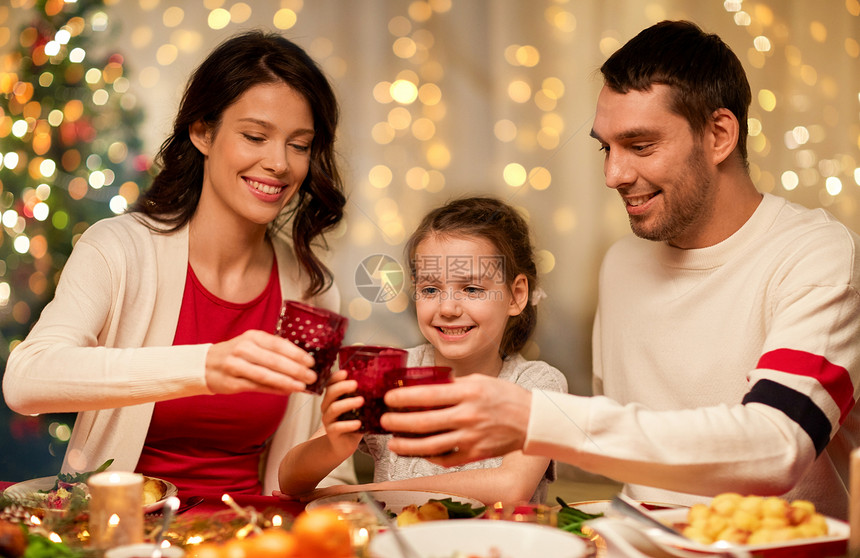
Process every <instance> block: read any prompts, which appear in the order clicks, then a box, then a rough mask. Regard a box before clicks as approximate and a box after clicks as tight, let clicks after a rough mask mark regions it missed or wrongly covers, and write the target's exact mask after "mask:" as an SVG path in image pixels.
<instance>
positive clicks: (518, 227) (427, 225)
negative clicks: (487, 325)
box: [405, 197, 537, 358]
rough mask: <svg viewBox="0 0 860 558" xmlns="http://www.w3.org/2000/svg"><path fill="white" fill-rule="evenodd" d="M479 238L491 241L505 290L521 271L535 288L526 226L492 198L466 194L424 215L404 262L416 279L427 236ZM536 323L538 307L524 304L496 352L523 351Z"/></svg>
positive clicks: (534, 268)
mask: <svg viewBox="0 0 860 558" xmlns="http://www.w3.org/2000/svg"><path fill="white" fill-rule="evenodd" d="M436 235H438V236H443V237H444V236H456V237H478V238H483V239H486V240H487V241H489V242H490V243H492V245H493V246H494V247H495V249H496V251H498V253H499V255H500V256H502V259H503V261H504V273H505V284H506V285H507V287H508V289H510V288H511V286H512V285H513V282H514V279H515V278H516V277H517V276H518V275H520V274H522V275H524V276H525V278H526V279H527V280H528V291H529V293H531V292H532V291H534V289H535V288H536V287H537V266H536V265H535V261H534V247H533V246H532V242H531V236H530V234H529V226H528V224H527V223H526V221H525V219H523V217H522V216H521V215H520V214H519V213H518V212H517V210H516V209H514V208H513V207H511V206H510V205H508V204H506V203H505V202H503V201H501V200H498V199H496V198H492V197H469V198H461V199H457V200H453V201H451V202H449V203H447V204H445V205H443V206H441V207H439V208H437V209H434V210H433V211H431V212H430V213H428V214H427V215H425V216H424V219H422V220H421V223H420V224H419V225H418V227H417V228H416V229H415V232H413V233H412V236H410V237H409V240H408V241H407V243H406V249H405V251H406V261H407V262H409V273H410V276H411V277H412V280H413V282H414V281H415V274H416V269H415V253H416V250H417V249H418V245H419V244H421V242H422V241H423V240H424V239H426V238H428V237H430V236H436ZM536 325H537V307H536V306H534V305H532V304H530V303H528V302H527V303H526V305H525V308H523V311H522V312H520V314H518V315H516V316H511V317H509V318H508V323H507V324H506V326H505V333H504V336H503V337H502V344H501V346H500V347H499V353H500V354H501V356H502V358H504V357H505V356H508V355H512V354H514V353H517V352H519V351H520V350H522V348H523V346H524V345H525V344H526V341H528V339H529V337H531V335H532V333H534V330H535V326H536Z"/></svg>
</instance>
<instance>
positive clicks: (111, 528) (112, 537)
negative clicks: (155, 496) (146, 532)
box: [87, 471, 143, 549]
mask: <svg viewBox="0 0 860 558" xmlns="http://www.w3.org/2000/svg"><path fill="white" fill-rule="evenodd" d="M87 486H88V487H89V490H90V519H89V531H90V545H91V546H93V547H95V548H98V549H107V548H112V547H115V546H120V545H128V544H134V543H141V542H143V475H139V474H137V473H130V472H126V471H121V472H104V473H98V474H95V475H93V476H91V477H90V478H89V480H87Z"/></svg>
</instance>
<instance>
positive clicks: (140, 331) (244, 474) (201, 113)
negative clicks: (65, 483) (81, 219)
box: [3, 31, 354, 494]
mask: <svg viewBox="0 0 860 558" xmlns="http://www.w3.org/2000/svg"><path fill="white" fill-rule="evenodd" d="M337 119H338V106H337V101H336V99H335V97H334V94H333V92H332V89H331V86H330V85H329V83H328V81H327V80H326V78H325V76H324V75H323V74H322V72H321V71H320V70H319V68H318V67H317V66H316V64H315V63H314V62H313V60H311V59H310V57H309V56H308V55H307V54H306V53H305V52H304V51H303V50H302V49H301V48H300V47H298V46H297V45H295V44H293V43H292V42H290V41H288V40H286V39H284V38H282V37H280V36H278V35H275V34H267V33H263V32H259V31H253V32H249V33H245V34H242V35H238V36H235V37H233V38H231V39H229V40H227V41H225V42H224V43H222V44H221V45H220V46H218V47H217V48H216V49H215V50H214V51H213V52H212V53H211V54H210V55H209V56H208V57H207V58H206V60H205V61H204V62H203V63H202V64H201V65H200V67H199V68H198V69H197V70H196V71H195V72H194V74H193V75H192V77H191V79H190V81H189V83H188V86H187V88H186V91H185V94H184V96H183V98H182V102H181V105H180V108H179V112H178V114H177V116H176V120H175V123H174V128H173V133H172V134H171V136H170V137H169V138H168V139H167V141H165V143H164V144H163V145H162V147H161V150H160V152H159V154H158V158H157V163H158V165H159V168H160V171H159V173H158V175H157V176H156V177H155V180H154V182H153V184H152V186H151V188H150V189H149V190H148V191H147V192H146V193H145V194H144V195H142V196H141V198H140V200H139V201H138V202H137V203H136V205H135V206H134V207H132V208H131V210H130V211H129V212H128V213H127V214H125V215H122V216H119V217H114V218H111V219H106V220H103V221H100V222H98V223H96V224H94V225H93V226H92V227H90V228H89V229H88V230H87V231H86V232H85V233H84V234H83V235H82V236H81V238H80V240H79V241H78V242H77V244H76V246H75V249H74V251H73V253H72V255H71V257H70V258H69V261H68V263H67V264H66V266H65V268H64V270H63V275H62V279H61V280H60V282H59V284H58V285H57V291H56V295H55V298H54V300H53V301H52V302H51V303H50V304H49V305H48V306H46V307H45V309H44V311H43V313H42V315H41V317H40V319H39V321H38V323H37V324H36V325H35V326H34V328H33V330H32V332H31V333H30V335H28V337H27V339H26V340H25V341H24V342H23V343H21V344H20V345H19V346H18V347H17V348H16V349H15V350H14V351H13V353H12V354H11V355H10V358H9V362H8V365H7V368H6V374H5V377H4V379H3V392H4V395H5V398H6V402H7V404H8V405H9V407H10V408H11V409H13V410H15V411H17V412H19V413H24V414H33V413H53V412H79V415H78V418H77V421H76V423H75V427H74V430H73V432H72V438H71V440H70V441H69V447H68V450H67V452H66V456H65V460H64V463H63V470H64V471H84V470H89V469H92V468H95V467H97V466H98V465H99V464H101V463H102V462H103V461H105V460H107V459H110V458H113V459H115V462H114V464H113V465H112V469H115V470H137V471H138V472H141V473H145V474H147V475H150V476H156V477H159V478H163V479H165V480H169V481H171V482H174V484H177V486H178V487H179V488H180V490H182V491H184V492H185V493H189V492H218V491H222V490H225V489H229V490H230V491H231V492H234V493H235V492H248V493H257V494H259V493H260V492H261V491H262V492H263V493H265V494H268V493H271V490H272V489H273V488H275V487H277V469H278V467H277V466H278V461H279V459H280V457H281V456H283V454H284V453H285V452H286V451H287V450H288V449H289V448H290V447H292V446H293V445H295V444H297V443H299V442H302V441H304V440H306V439H308V438H309V437H310V436H311V434H312V433H313V432H314V431H315V430H316V428H317V427H318V426H319V424H320V417H319V403H318V402H317V401H315V400H314V399H313V398H312V396H310V395H307V394H304V393H300V392H301V391H302V390H304V388H305V386H306V384H308V383H310V382H312V381H313V380H314V379H315V374H314V372H313V371H311V370H310V369H309V368H308V366H309V365H312V364H313V359H312V358H311V357H310V356H309V355H308V354H307V353H305V352H304V351H302V350H301V349H299V348H298V347H296V346H295V345H293V344H292V343H290V342H289V341H287V340H285V339H281V338H280V337H278V336H276V335H274V334H273V333H272V332H274V330H275V326H276V321H277V317H278V311H279V307H280V302H281V300H282V299H301V300H304V301H305V302H308V303H310V304H314V305H318V306H323V307H327V308H330V309H337V306H338V303H339V297H338V293H337V290H336V288H333V285H332V282H331V277H330V273H329V271H328V269H327V268H326V267H325V266H324V265H323V264H322V262H321V261H320V259H319V258H318V257H317V256H316V255H315V254H314V253H313V251H312V249H311V245H312V243H313V242H314V241H318V240H320V239H321V235H322V234H323V233H324V232H325V231H327V230H329V229H331V228H332V227H333V226H335V225H336V224H337V223H338V222H339V221H340V219H341V218H342V216H343V206H344V204H345V198H344V195H343V192H342V185H341V182H340V177H339V173H338V169H337V165H336V163H335V158H334V149H333V144H334V140H335V128H336V125H337ZM287 221H291V222H292V229H291V230H292V234H291V237H292V242H291V243H289V244H288V243H287V242H286V241H285V240H284V239H282V238H279V237H278V235H277V231H278V230H279V229H280V228H281V227H282V226H283V225H284V224H285V223H286V222H287ZM288 397H289V400H288ZM260 471H261V472H262V473H261V474H260V473H259V472H260ZM333 475H334V476H333V479H334V480H338V481H347V482H348V481H353V480H354V473H353V472H352V469H351V464H347V465H346V466H345V467H342V468H341V469H340V470H339V471H335V472H334V473H333ZM328 482H332V479H330V480H329V481H328Z"/></svg>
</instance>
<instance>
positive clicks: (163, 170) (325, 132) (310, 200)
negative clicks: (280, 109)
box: [130, 30, 346, 296]
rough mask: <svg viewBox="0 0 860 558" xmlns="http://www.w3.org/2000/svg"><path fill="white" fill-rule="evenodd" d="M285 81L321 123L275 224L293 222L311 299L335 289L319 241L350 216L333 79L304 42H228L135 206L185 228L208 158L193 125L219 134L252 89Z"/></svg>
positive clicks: (187, 99) (267, 36) (249, 37)
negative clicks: (228, 113)
mask: <svg viewBox="0 0 860 558" xmlns="http://www.w3.org/2000/svg"><path fill="white" fill-rule="evenodd" d="M269 83H285V84H287V85H289V86H290V87H292V88H293V89H295V90H296V91H297V92H299V93H301V94H302V95H303V96H304V98H305V99H306V100H307V101H308V104H309V105H310V108H311V111H312V113H313V119H314V138H313V143H312V144H311V155H310V166H309V169H308V175H307V177H306V178H305V181H304V182H303V183H302V185H301V187H300V188H299V190H298V191H297V192H296V194H295V196H294V198H293V200H291V202H290V205H289V207H290V209H289V210H288V211H286V212H285V213H284V214H282V215H281V216H280V217H279V218H278V219H276V220H275V222H274V223H272V225H271V227H270V234H275V233H276V232H277V231H278V230H280V229H281V228H283V227H284V226H285V225H286V223H287V222H288V221H289V220H290V219H292V223H293V224H292V234H291V236H292V242H293V250H294V251H295V254H296V257H297V258H298V260H299V263H300V265H301V266H302V269H303V270H304V271H305V273H307V275H308V277H309V285H308V288H307V291H306V293H305V294H306V296H310V295H313V294H318V293H320V292H322V291H325V290H326V289H328V288H329V287H330V286H331V283H332V275H331V272H330V271H329V270H328V268H327V267H326V266H325V265H324V264H323V263H322V261H321V260H320V259H319V257H318V256H317V255H316V254H315V253H314V251H313V246H312V245H313V243H314V241H315V240H316V239H317V238H318V237H319V240H322V241H323V242H324V239H323V238H322V236H321V235H322V234H323V233H324V232H326V231H327V230H330V229H331V228H333V227H334V226H335V225H337V223H338V222H339V221H340V220H341V219H342V218H343V208H344V205H345V204H346V198H345V196H344V194H343V185H342V183H341V178H340V173H339V171H338V168H337V163H336V161H335V153H334V142H335V131H336V128H337V123H338V118H339V108H338V103H337V99H336V98H335V95H334V91H333V90H332V88H331V85H330V84H329V82H328V80H327V79H326V77H325V75H324V74H323V73H322V71H321V70H320V68H319V67H318V66H317V65H316V63H315V62H314V61H313V59H311V57H310V56H308V54H307V53H306V52H305V51H304V50H303V49H302V48H301V47H299V46H298V45H296V44H295V43H293V42H291V41H289V40H287V39H286V38H284V37H282V36H280V35H278V34H276V33H268V32H264V31H259V30H254V31H249V32H246V33H243V34H240V35H236V36H233V37H231V38H230V39H227V40H226V41H224V42H223V43H221V44H220V45H219V46H218V47H216V48H215V50H213V51H212V52H211V53H210V54H209V56H208V57H207V58H206V60H204V61H203V63H202V64H200V66H199V67H198V68H197V70H195V71H194V74H193V75H192V76H191V78H190V80H189V81H188V85H187V87H186V89H185V93H184V95H183V96H182V102H181V104H180V106H179V112H178V114H177V115H176V119H175V121H174V124H173V132H172V134H171V135H170V137H168V138H167V140H166V141H165V142H164V143H163V144H162V145H161V149H160V150H159V152H158V155H157V156H156V159H155V163H156V165H157V166H158V168H159V172H158V174H157V175H156V176H155V178H154V180H153V182H152V185H151V186H150V187H149V188H148V189H147V191H146V192H145V193H144V194H143V195H141V197H140V198H139V199H138V201H137V202H136V203H135V204H134V206H133V207H132V208H131V209H130V211H132V212H139V213H143V214H145V215H147V216H149V217H150V218H152V219H153V220H154V221H156V222H158V223H160V224H161V225H165V226H166V228H158V229H154V230H159V231H161V232H171V231H175V230H178V229H180V228H182V227H183V226H185V224H186V223H188V221H189V220H190V219H191V216H192V215H194V212H195V211H196V209H197V203H198V202H199V200H200V192H201V190H202V187H203V155H202V154H201V153H200V152H199V151H198V150H197V148H196V147H194V144H193V143H191V138H190V136H189V128H190V126H191V125H192V124H193V123H195V122H197V121H203V122H204V123H206V124H207V125H208V126H209V128H210V130H211V131H212V132H213V133H217V129H218V125H219V124H220V122H221V116H222V114H223V113H224V110H225V109H226V108H227V107H229V106H230V105H232V104H233V103H234V102H236V100H237V99H238V98H239V97H240V96H241V95H242V94H243V93H245V92H246V91H247V90H248V89H250V88H251V87H254V86H256V85H261V84H269Z"/></svg>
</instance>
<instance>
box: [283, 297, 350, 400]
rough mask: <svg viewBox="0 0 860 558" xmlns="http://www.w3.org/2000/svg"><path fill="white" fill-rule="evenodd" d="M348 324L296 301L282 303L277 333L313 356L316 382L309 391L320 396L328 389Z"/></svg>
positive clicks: (324, 311)
mask: <svg viewBox="0 0 860 558" xmlns="http://www.w3.org/2000/svg"><path fill="white" fill-rule="evenodd" d="M348 323H349V320H347V319H346V318H345V317H343V316H341V315H340V314H337V313H335V312H332V311H330V310H326V309H324V308H317V307H315V306H310V305H308V304H303V303H301V302H296V301H295V300H285V301H284V302H283V303H282V304H281V315H280V318H279V319H278V327H277V330H276V332H275V333H276V334H277V335H279V336H281V337H283V338H284V339H289V340H290V341H292V342H293V343H295V344H296V345H298V346H299V347H301V348H302V349H304V350H305V351H307V352H308V353H309V354H310V355H311V356H312V357H314V366H313V370H314V372H316V373H317V379H316V381H315V382H314V383H312V384H308V387H307V391H309V392H311V393H316V394H321V393H322V392H323V390H324V389H325V386H326V384H327V383H328V380H329V377H330V376H331V367H332V365H333V364H334V359H335V358H336V357H337V351H338V349H339V348H340V344H341V343H342V342H343V336H344V334H345V333H346V326H347V324H348Z"/></svg>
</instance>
